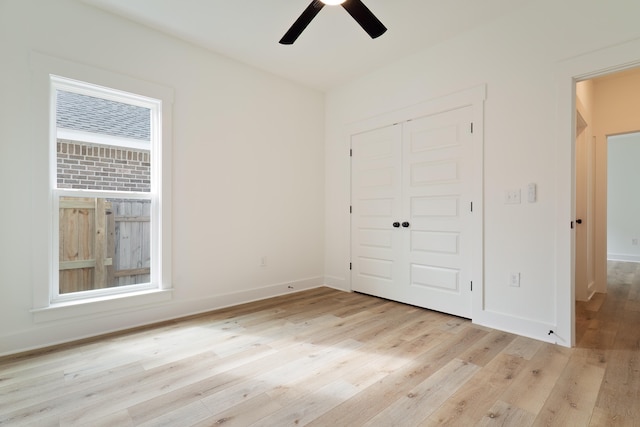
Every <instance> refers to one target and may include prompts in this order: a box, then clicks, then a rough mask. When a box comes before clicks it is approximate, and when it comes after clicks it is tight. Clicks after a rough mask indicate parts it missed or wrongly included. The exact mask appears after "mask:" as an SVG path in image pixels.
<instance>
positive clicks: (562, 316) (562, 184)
mask: <svg viewBox="0 0 640 427" xmlns="http://www.w3.org/2000/svg"><path fill="white" fill-rule="evenodd" d="M637 52H640V39H638V40H632V41H628V42H625V43H620V44H617V45H614V46H609V47H606V48H603V49H599V50H597V51H595V52H589V53H586V54H583V55H579V56H576V57H572V58H570V59H567V60H565V61H560V62H559V63H558V64H557V67H556V79H555V80H556V87H557V92H556V96H557V99H556V105H557V111H558V113H557V116H556V135H557V144H556V154H555V160H556V161H555V168H556V174H555V175H556V177H557V191H556V215H555V218H556V221H555V230H556V233H555V235H556V237H555V255H556V256H555V259H556V264H555V281H556V283H555V288H556V295H555V303H556V304H555V325H554V327H553V328H552V329H551V331H552V332H550V334H552V335H553V337H554V340H555V343H556V344H559V345H563V346H565V347H573V346H575V233H574V232H573V230H572V229H571V228H570V222H571V221H572V219H573V218H575V197H576V181H575V168H576V159H575V138H576V100H575V99H576V82H578V81H582V80H588V79H592V78H595V77H600V76H604V75H607V74H611V73H614V72H618V71H624V70H626V69H630V68H636V67H638V66H640V55H638V53H637ZM567 165H569V167H567Z"/></svg>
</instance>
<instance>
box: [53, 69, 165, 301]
mask: <svg viewBox="0 0 640 427" xmlns="http://www.w3.org/2000/svg"><path fill="white" fill-rule="evenodd" d="M51 87H52V89H53V91H52V103H53V108H51V112H52V117H51V120H52V127H53V128H55V138H54V141H53V142H52V144H53V147H51V151H52V154H53V155H52V161H53V160H55V166H54V167H52V170H53V172H54V173H55V176H52V177H51V182H52V186H51V189H52V195H53V218H54V221H53V240H54V242H53V243H54V244H53V251H52V254H53V259H54V263H53V264H54V266H55V268H54V273H53V277H52V281H51V292H50V298H51V299H50V301H51V302H52V303H56V302H65V301H74V300H81V299H87V298H92V299H93V298H97V297H106V296H111V295H116V294H123V293H130V292H138V291H145V290H152V289H160V288H161V285H160V277H159V276H160V263H161V254H160V249H159V246H160V245H159V242H160V240H161V236H160V231H161V229H162V227H161V224H160V221H161V215H160V213H161V207H160V201H161V198H160V197H159V196H160V194H161V190H162V189H161V179H160V176H161V175H160V173H161V171H160V169H161V165H162V159H161V153H162V150H161V149H160V147H161V137H162V136H161V126H160V124H161V117H162V102H161V100H159V99H153V98H150V97H145V96H141V95H137V94H133V93H128V92H123V91H119V90H115V89H110V88H105V87H102V86H96V85H92V84H89V83H84V82H80V81H76V80H70V79H66V78H61V77H56V76H52V77H51Z"/></svg>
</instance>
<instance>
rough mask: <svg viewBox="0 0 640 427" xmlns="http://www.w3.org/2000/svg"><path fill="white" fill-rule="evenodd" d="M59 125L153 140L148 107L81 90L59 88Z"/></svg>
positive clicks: (69, 128) (70, 128)
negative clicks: (77, 91)
mask: <svg viewBox="0 0 640 427" xmlns="http://www.w3.org/2000/svg"><path fill="white" fill-rule="evenodd" d="M56 124H57V126H58V128H63V129H68V130H75V131H82V132H90V133H97V134H102V135H110V136H114V137H120V138H131V139H136V140H139V141H151V111H150V110H149V109H148V108H144V107H138V106H136V105H131V104H125V103H122V102H117V101H111V100H108V99H103V98H96V97H93V96H88V95H82V94H79V93H73V92H66V91H63V90H58V91H57V111H56Z"/></svg>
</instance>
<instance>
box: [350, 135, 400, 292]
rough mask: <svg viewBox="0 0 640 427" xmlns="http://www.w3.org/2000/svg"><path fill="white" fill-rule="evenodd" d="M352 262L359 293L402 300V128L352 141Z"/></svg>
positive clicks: (355, 136)
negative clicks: (400, 284)
mask: <svg viewBox="0 0 640 427" xmlns="http://www.w3.org/2000/svg"><path fill="white" fill-rule="evenodd" d="M351 150H352V157H351V175H352V179H351V181H352V183H351V203H352V207H351V208H352V213H351V253H352V257H351V263H352V275H351V277H352V281H351V287H352V289H353V290H355V291H358V292H363V293H367V294H371V295H376V296H380V297H383V298H388V299H393V300H398V297H399V295H398V291H399V289H398V284H399V283H403V282H404V281H405V280H406V266H405V265H402V260H401V254H402V250H403V249H402V247H403V245H404V236H403V233H402V230H401V229H400V228H401V225H400V223H399V221H400V218H401V216H402V127H401V126H400V125H394V126H388V127H384V128H381V129H375V130H371V131H368V132H365V133H361V134H358V135H354V136H352V139H351ZM394 223H396V224H395V225H396V226H395V227H394Z"/></svg>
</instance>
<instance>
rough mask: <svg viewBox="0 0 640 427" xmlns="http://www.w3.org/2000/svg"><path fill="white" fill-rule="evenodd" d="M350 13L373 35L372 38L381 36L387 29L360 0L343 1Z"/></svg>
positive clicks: (343, 5)
mask: <svg viewBox="0 0 640 427" xmlns="http://www.w3.org/2000/svg"><path fill="white" fill-rule="evenodd" d="M342 7H344V8H345V9H346V10H347V12H349V15H351V16H353V19H355V20H356V21H357V22H358V24H360V26H361V27H362V29H363V30H365V31H366V32H367V34H369V35H370V36H371V38H372V39H375V38H376V37H380V36H381V35H383V34H384V32H385V31H387V27H385V26H384V25H382V22H380V20H379V19H378V18H376V16H375V15H374V14H373V12H371V11H370V10H369V8H368V7H367V6H365V5H364V3H362V2H361V1H360V0H346V1H345V2H344V3H342Z"/></svg>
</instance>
